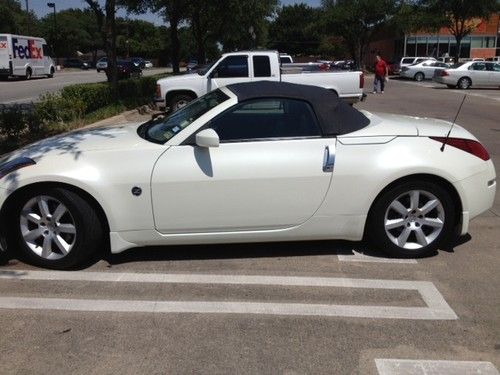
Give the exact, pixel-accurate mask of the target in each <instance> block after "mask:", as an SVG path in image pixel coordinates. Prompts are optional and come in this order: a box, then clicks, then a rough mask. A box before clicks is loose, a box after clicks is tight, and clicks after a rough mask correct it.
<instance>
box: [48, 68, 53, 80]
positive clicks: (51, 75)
mask: <svg viewBox="0 0 500 375" xmlns="http://www.w3.org/2000/svg"><path fill="white" fill-rule="evenodd" d="M47 77H49V78H54V68H50V74H48V75H47Z"/></svg>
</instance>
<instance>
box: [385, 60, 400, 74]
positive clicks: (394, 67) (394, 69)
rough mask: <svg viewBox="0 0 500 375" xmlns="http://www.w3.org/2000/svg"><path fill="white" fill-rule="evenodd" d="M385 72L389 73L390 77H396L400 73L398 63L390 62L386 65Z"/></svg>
mask: <svg viewBox="0 0 500 375" xmlns="http://www.w3.org/2000/svg"><path fill="white" fill-rule="evenodd" d="M387 70H388V71H389V75H390V76H394V75H398V74H399V72H400V71H401V68H400V66H399V63H398V62H394V61H390V62H388V63H387Z"/></svg>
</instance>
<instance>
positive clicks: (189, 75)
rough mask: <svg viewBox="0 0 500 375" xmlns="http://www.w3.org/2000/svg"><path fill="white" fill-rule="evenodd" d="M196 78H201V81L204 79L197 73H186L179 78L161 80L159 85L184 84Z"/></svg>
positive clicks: (172, 77) (171, 77)
mask: <svg viewBox="0 0 500 375" xmlns="http://www.w3.org/2000/svg"><path fill="white" fill-rule="evenodd" d="M196 78H199V79H200V80H201V79H204V76H200V75H199V74H198V73H197V72H190V73H185V74H181V75H178V76H170V77H165V78H161V79H159V80H158V84H160V85H161V84H169V83H170V84H172V83H182V82H184V81H188V80H193V79H196Z"/></svg>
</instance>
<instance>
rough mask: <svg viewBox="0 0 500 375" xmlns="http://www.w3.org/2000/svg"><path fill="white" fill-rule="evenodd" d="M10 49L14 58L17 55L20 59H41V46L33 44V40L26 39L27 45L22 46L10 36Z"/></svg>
mask: <svg viewBox="0 0 500 375" xmlns="http://www.w3.org/2000/svg"><path fill="white" fill-rule="evenodd" d="M12 50H13V52H14V58H16V57H19V58H20V59H42V58H43V51H42V48H41V47H37V46H36V45H35V41H34V40H32V39H28V45H27V46H23V45H21V44H19V40H18V39H17V38H12Z"/></svg>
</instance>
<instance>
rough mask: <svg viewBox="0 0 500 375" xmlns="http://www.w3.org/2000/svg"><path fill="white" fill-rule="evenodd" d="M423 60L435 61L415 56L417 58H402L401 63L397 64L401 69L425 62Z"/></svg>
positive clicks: (432, 58)
mask: <svg viewBox="0 0 500 375" xmlns="http://www.w3.org/2000/svg"><path fill="white" fill-rule="evenodd" d="M425 60H436V59H435V58H434V57H422V56H417V57H403V58H402V59H401V61H400V62H399V67H400V68H401V69H403V67H404V66H409V65H412V64H417V63H419V62H422V61H425Z"/></svg>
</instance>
